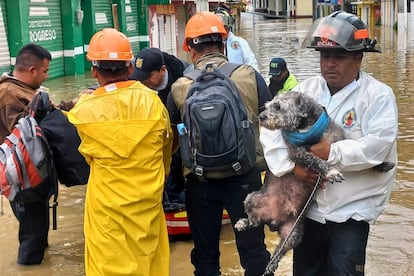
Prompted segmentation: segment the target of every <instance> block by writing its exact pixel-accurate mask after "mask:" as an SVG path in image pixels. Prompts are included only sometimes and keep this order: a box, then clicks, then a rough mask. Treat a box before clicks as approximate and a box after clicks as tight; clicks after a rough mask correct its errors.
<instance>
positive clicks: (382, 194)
mask: <svg viewBox="0 0 414 276" xmlns="http://www.w3.org/2000/svg"><path fill="white" fill-rule="evenodd" d="M375 44H376V41H375V40H370V39H369V36H368V30H367V26H366V25H365V23H364V22H362V21H361V20H360V19H359V18H358V17H357V16H355V15H353V14H350V13H346V12H343V11H337V12H334V13H332V14H331V15H329V16H327V17H324V18H321V19H320V20H317V21H315V23H314V24H313V25H312V27H311V29H310V30H309V32H308V34H307V36H306V37H305V40H304V46H307V47H309V48H314V49H315V50H316V51H319V54H320V70H321V76H315V77H310V78H308V79H307V80H305V81H303V82H301V83H299V85H298V86H297V87H295V91H298V92H303V93H306V94H307V95H309V96H311V97H312V98H314V99H315V100H316V101H317V102H318V103H320V104H321V105H322V106H324V107H325V109H326V111H327V112H328V114H329V115H330V117H331V119H332V120H334V121H335V123H336V124H338V125H339V126H341V127H342V128H343V130H344V132H345V140H341V141H338V142H335V143H332V144H330V143H329V142H328V141H327V140H326V139H325V138H322V139H321V140H320V141H319V143H317V144H315V145H312V146H310V147H309V150H310V151H311V152H312V153H313V154H315V155H316V156H319V157H320V158H321V159H324V160H327V162H328V163H329V164H330V165H332V166H334V167H335V168H336V169H338V170H339V171H340V172H341V173H342V174H343V177H344V180H343V181H342V183H336V184H333V185H326V188H325V189H319V190H318V191H316V194H315V197H314V198H313V201H312V203H311V204H310V206H309V208H308V209H307V213H306V219H305V228H304V236H303V239H302V242H301V243H300V244H299V246H298V247H296V248H294V252H293V275H295V276H298V275H364V266H365V255H366V246H367V241H368V234H369V228H370V224H372V223H374V222H375V221H376V220H377V218H378V216H379V215H380V214H381V212H382V211H383V210H384V208H385V204H386V203H387V202H388V200H389V197H390V193H391V190H392V187H393V184H394V179H395V172H396V166H395V167H394V168H393V169H391V170H390V171H388V172H378V171H375V170H374V169H372V168H373V167H375V166H377V165H379V164H381V163H383V162H386V161H387V162H391V163H394V164H397V145H396V140H397V135H398V111H397V105H396V102H395V97H394V93H393V91H392V89H391V88H390V87H389V86H388V85H386V84H384V83H382V82H380V81H378V80H376V79H375V78H374V77H372V76H371V75H370V74H367V73H366V72H363V71H362V70H361V63H362V59H363V56H364V52H377V51H378V50H377V49H376V48H375ZM260 138H261V142H262V145H263V149H264V151H265V157H266V161H267V164H268V166H269V169H270V170H271V172H272V173H273V174H274V175H276V176H282V175H284V174H286V173H289V172H293V174H295V175H296V176H297V177H298V178H300V179H303V180H304V181H306V182H308V183H309V185H312V186H314V185H315V184H316V182H317V179H318V173H317V172H315V171H313V170H311V169H309V168H303V167H301V166H300V165H299V164H295V163H293V162H292V161H289V160H288V158H287V156H288V153H287V149H286V145H285V143H284V142H283V138H282V134H281V132H280V131H279V130H274V131H270V130H268V129H265V128H262V129H261V134H260Z"/></svg>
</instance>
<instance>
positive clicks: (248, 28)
mask: <svg viewBox="0 0 414 276" xmlns="http://www.w3.org/2000/svg"><path fill="white" fill-rule="evenodd" d="M242 17H243V22H242V29H241V31H240V33H239V34H241V35H242V36H244V37H245V38H246V39H247V40H248V41H249V43H250V44H251V46H252V48H253V49H254V51H255V52H256V56H257V59H258V62H259V68H260V72H261V73H262V75H263V76H264V77H265V79H266V80H267V79H268V77H267V73H268V68H267V67H268V63H269V61H270V59H271V58H272V57H277V56H281V57H284V58H285V59H286V60H287V62H288V68H289V69H290V70H291V71H292V72H293V73H294V74H295V75H296V76H297V77H298V79H299V80H303V79H304V78H306V77H308V76H311V75H314V74H318V73H319V63H318V55H317V53H315V52H314V51H313V50H310V49H302V48H301V42H302V40H303V38H304V36H305V34H306V31H307V29H308V28H309V26H310V25H311V20H310V19H297V20H274V19H263V18H262V17H260V16H256V17H255V18H254V19H253V17H252V15H251V14H242ZM370 31H371V34H372V35H371V36H375V37H377V39H378V41H379V46H380V48H381V49H382V53H376V54H373V53H370V54H367V55H366V57H365V59H364V62H363V65H362V67H363V69H364V70H365V71H367V72H369V73H371V74H373V76H375V77H376V78H377V79H379V80H381V81H383V82H385V83H387V84H388V85H390V86H391V87H392V88H393V89H394V92H395V96H396V98H397V103H398V107H399V136H398V157H399V163H398V171H397V178H396V181H395V185H394V189H393V193H392V196H391V200H390V202H389V204H388V206H387V208H386V209H385V212H384V213H383V214H382V215H381V216H380V217H379V219H378V221H377V222H376V223H375V224H374V225H373V226H372V227H371V234H370V237H369V241H368V247H367V262H366V275H369V276H378V275H396V276H399V275H401V276H405V275H414V263H413V260H414V246H413V245H414V235H413V233H414V143H413V142H414V130H413V129H414V119H413V109H414V108H413V106H414V88H413V85H412V84H413V83H414V74H413V68H414V41H413V38H412V37H411V35H409V34H407V33H406V32H405V31H403V32H399V33H397V32H396V31H394V30H392V29H391V28H387V27H375V28H373V29H372V30H370ZM94 83H95V81H94V80H93V79H91V77H90V75H89V74H85V75H81V76H77V77H65V78H60V79H56V80H50V81H47V82H46V83H45V86H47V87H49V88H50V94H51V98H52V99H53V100H54V101H56V102H58V101H60V100H62V99H70V98H72V97H74V96H76V95H77V94H78V93H79V92H80V91H81V90H82V88H84V87H86V86H89V85H92V84H94ZM85 188H86V187H85V186H77V187H71V188H66V187H64V186H61V187H60V192H59V207H58V230H57V231H53V230H50V235H49V244H50V246H49V249H48V251H47V253H46V256H45V261H44V263H43V264H41V265H38V266H29V267H25V266H19V265H17V264H16V255H17V244H18V242H17V231H18V230H17V229H18V227H17V222H16V219H15V218H14V216H13V214H12V213H11V210H10V207H9V203H8V202H7V200H6V199H4V200H3V205H4V212H5V214H4V215H3V216H0V275H2V276H9V275H10V276H29V275H36V276H38V275H53V276H55V275H56V276H60V275H62V276H66V275H68V276H72V275H84V269H83V245H84V244H83V242H84V238H83V231H82V224H83V204H84V195H85ZM266 242H267V245H268V247H269V249H270V250H273V249H274V247H275V245H276V243H277V235H276V234H274V233H271V232H267V236H266ZM170 246H171V270H170V271H171V273H170V274H171V276H190V275H192V273H193V268H192V265H191V263H190V258H189V256H190V250H191V248H192V240H191V239H188V238H187V239H174V240H172V241H171V243H170ZM310 254H312V252H310ZM291 258H292V254H291V252H289V253H288V255H287V256H286V257H285V258H284V259H283V260H282V262H281V264H280V267H279V269H278V273H277V275H282V276H285V275H286V276H287V275H291V274H292V272H291V271H292V269H291V267H292V261H291ZM221 268H222V275H233V276H239V275H243V270H242V269H241V267H240V264H239V259H238V254H237V251H236V247H235V241H234V235H233V232H232V227H231V226H230V225H225V226H223V229H222V236H221Z"/></svg>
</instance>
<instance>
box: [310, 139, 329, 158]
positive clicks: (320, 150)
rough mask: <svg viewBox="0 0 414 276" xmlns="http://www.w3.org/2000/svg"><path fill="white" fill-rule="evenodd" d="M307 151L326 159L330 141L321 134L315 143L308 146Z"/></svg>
mask: <svg viewBox="0 0 414 276" xmlns="http://www.w3.org/2000/svg"><path fill="white" fill-rule="evenodd" d="M309 151H310V152H312V153H313V154H314V155H316V156H318V157H319V158H321V159H323V160H328V157H329V152H330V151H331V143H330V142H329V141H328V140H327V139H326V138H325V137H323V136H322V138H321V140H320V141H319V142H318V143H317V144H314V145H312V146H310V148H309Z"/></svg>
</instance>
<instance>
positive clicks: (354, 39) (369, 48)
mask: <svg viewBox="0 0 414 276" xmlns="http://www.w3.org/2000/svg"><path fill="white" fill-rule="evenodd" d="M376 43H377V41H376V40H375V39H374V40H371V39H369V37H368V29H367V26H366V25H365V23H364V22H363V21H362V20H361V19H359V17H357V16H356V15H354V14H351V13H347V12H344V11H336V12H334V13H332V14H330V15H328V16H326V17H323V18H320V19H318V20H317V21H315V22H314V23H313V25H312V27H311V28H310V30H309V32H308V34H307V35H306V37H305V40H304V41H303V44H302V46H304V47H308V48H314V49H315V50H321V49H332V48H338V49H344V50H346V51H348V52H354V51H365V52H379V50H377V49H375V45H376Z"/></svg>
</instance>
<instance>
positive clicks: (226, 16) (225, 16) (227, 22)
mask: <svg viewBox="0 0 414 276" xmlns="http://www.w3.org/2000/svg"><path fill="white" fill-rule="evenodd" d="M213 13H214V14H215V15H217V16H218V17H219V18H220V20H221V22H223V25H224V27H229V28H233V25H234V21H235V20H234V17H233V16H232V15H231V11H230V9H228V8H227V7H226V6H218V7H217V8H216V9H215V10H213Z"/></svg>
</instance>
